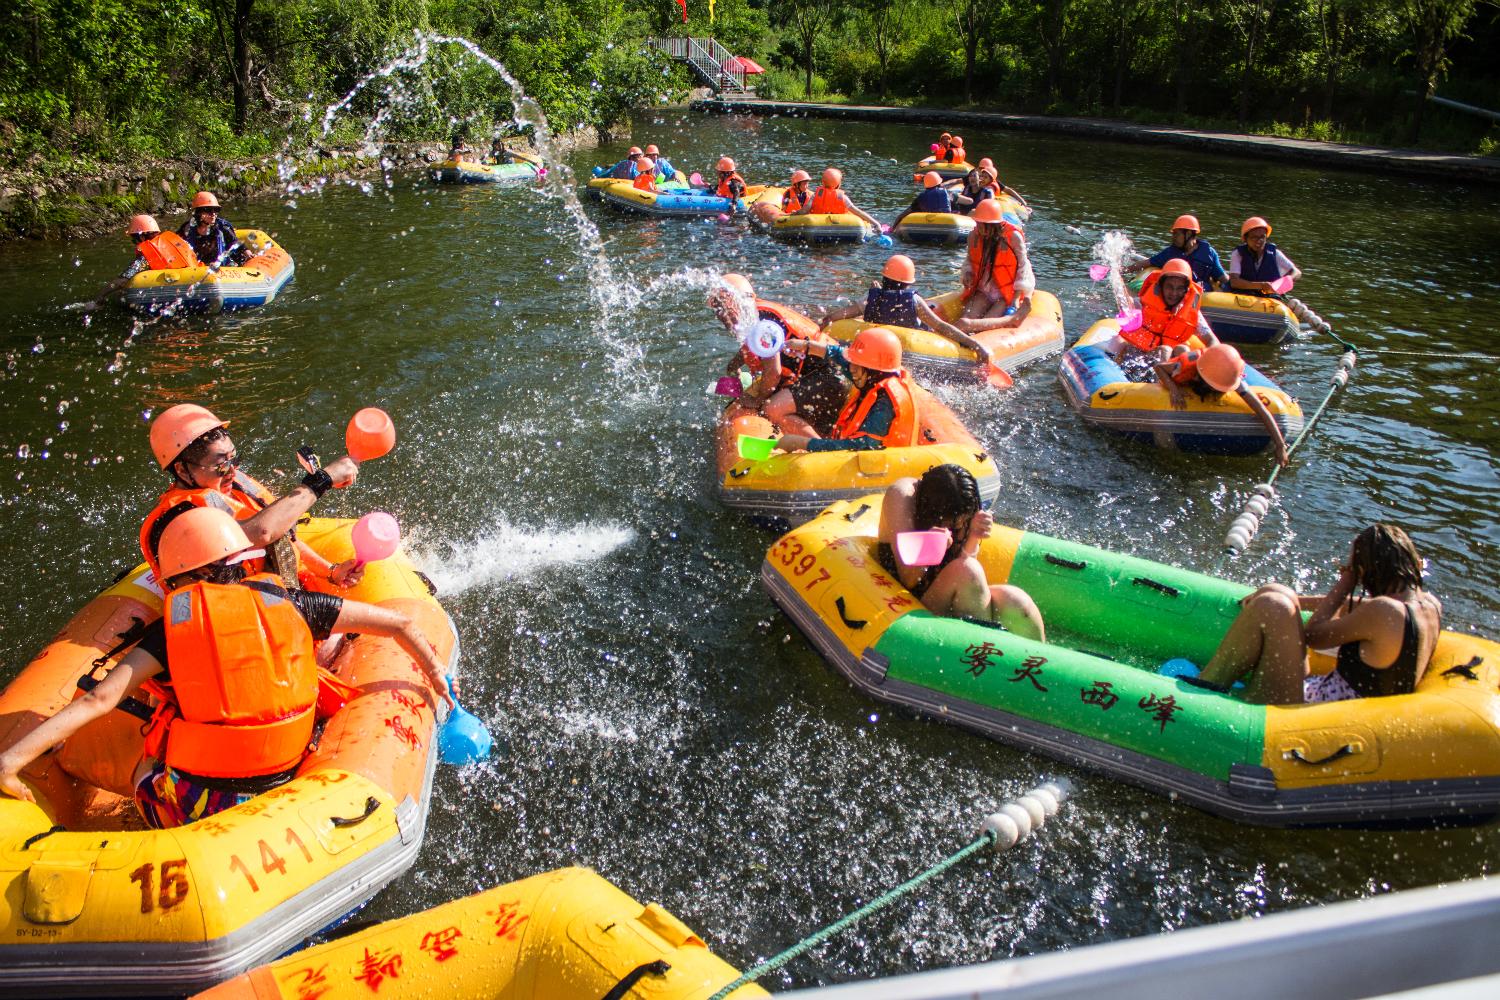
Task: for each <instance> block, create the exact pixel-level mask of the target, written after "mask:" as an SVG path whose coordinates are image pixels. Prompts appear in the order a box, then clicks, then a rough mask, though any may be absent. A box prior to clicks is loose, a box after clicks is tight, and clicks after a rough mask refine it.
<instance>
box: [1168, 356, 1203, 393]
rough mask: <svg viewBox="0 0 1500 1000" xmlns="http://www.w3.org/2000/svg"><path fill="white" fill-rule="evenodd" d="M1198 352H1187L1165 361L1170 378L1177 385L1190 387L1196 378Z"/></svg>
mask: <svg viewBox="0 0 1500 1000" xmlns="http://www.w3.org/2000/svg"><path fill="white" fill-rule="evenodd" d="M1198 354H1199V352H1198V351H1188V352H1187V353H1186V354H1179V355H1177V356H1176V357H1175V358H1169V359H1168V360H1167V367H1169V368H1171V369H1172V371H1171V378H1172V381H1173V382H1176V383H1177V384H1178V385H1192V384H1193V382H1194V381H1196V380H1197V378H1198Z"/></svg>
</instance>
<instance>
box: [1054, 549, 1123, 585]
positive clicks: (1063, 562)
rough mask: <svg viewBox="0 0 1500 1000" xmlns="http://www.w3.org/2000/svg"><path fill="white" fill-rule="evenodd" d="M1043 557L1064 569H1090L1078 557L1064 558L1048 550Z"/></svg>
mask: <svg viewBox="0 0 1500 1000" xmlns="http://www.w3.org/2000/svg"><path fill="white" fill-rule="evenodd" d="M1042 558H1043V559H1046V560H1047V561H1048V562H1049V563H1051V564H1052V565H1054V566H1061V567H1062V568H1063V569H1088V568H1089V564H1088V563H1086V562H1084V561H1083V560H1081V559H1078V560H1073V559H1064V558H1063V557H1062V556H1055V555H1053V554H1052V553H1050V552H1048V553H1047V554H1046V555H1044V556H1043V557H1042ZM1137 582H1139V581H1137Z"/></svg>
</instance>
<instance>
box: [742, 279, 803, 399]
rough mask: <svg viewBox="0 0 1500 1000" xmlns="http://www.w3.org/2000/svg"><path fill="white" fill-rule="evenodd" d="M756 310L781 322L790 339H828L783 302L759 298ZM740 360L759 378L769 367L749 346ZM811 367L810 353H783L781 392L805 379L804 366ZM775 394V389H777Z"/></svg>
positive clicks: (779, 386)
mask: <svg viewBox="0 0 1500 1000" xmlns="http://www.w3.org/2000/svg"><path fill="white" fill-rule="evenodd" d="M755 309H756V311H757V312H758V313H760V315H761V317H762V318H764V317H765V316H766V315H767V314H768V313H769V314H770V315H771V316H774V317H775V318H776V319H778V320H780V321H781V325H782V326H784V327H786V329H787V337H788V338H791V337H796V338H797V339H799V340H821V339H824V337H823V335H822V333H821V332H820V331H819V329H818V324H817V323H814V322H813V321H812V320H811V319H809V318H808V317H806V316H804V315H802V314H801V313H799V312H798V311H797V310H795V309H791V308H788V307H787V306H784V305H782V304H781V303H779V302H770V301H767V300H766V299H756V300H755ZM740 357H742V358H744V360H745V367H747V368H749V369H750V371H751V373H752V374H755V375H759V374H760V373H761V372H762V371H764V370H765V367H766V359H765V358H762V357H760V356H759V355H758V354H756V353H755V352H754V351H752V350H750V348H749V347H746V346H744V345H741V346H740ZM805 364H807V355H806V354H793V353H792V352H790V351H782V352H781V381H779V382H777V383H776V388H777V389H784V388H786V387H787V386H789V385H791V384H792V383H793V382H795V381H797V379H799V378H801V377H802V367H803V365H805ZM773 391H774V390H773Z"/></svg>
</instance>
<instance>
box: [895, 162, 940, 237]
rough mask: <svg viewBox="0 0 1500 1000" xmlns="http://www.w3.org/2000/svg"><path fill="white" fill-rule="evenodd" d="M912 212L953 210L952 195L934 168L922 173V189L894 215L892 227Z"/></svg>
mask: <svg viewBox="0 0 1500 1000" xmlns="http://www.w3.org/2000/svg"><path fill="white" fill-rule="evenodd" d="M913 212H932V213H936V214H951V213H952V212H953V197H952V195H951V194H950V193H949V191H948V189H947V188H946V187H944V186H943V178H942V176H941V175H940V174H939V173H938V172H937V171H936V170H929V171H927V173H925V174H923V175H922V190H921V191H918V192H917V196H916V197H915V198H913V199H912V200H911V204H910V205H907V206H906V211H904V212H902V213H901V214H900V215H898V216H896V221H895V222H893V223H891V228H892V229H894V228H896V227H897V226H899V225H901V220H902V219H904V218H906V217H907V216H908V215H911V214H912V213H913Z"/></svg>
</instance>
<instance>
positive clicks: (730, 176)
mask: <svg viewBox="0 0 1500 1000" xmlns="http://www.w3.org/2000/svg"><path fill="white" fill-rule="evenodd" d="M718 170H719V183H718V186H716V187H715V188H714V194H716V195H718V196H719V197H720V198H728V199H730V200H731V201H735V202H738V201H739V200H740V199H741V198H743V197H745V178H743V177H741V176H740V172H739V169H738V168H737V167H735V165H734V161H733V160H731V159H730V158H729V157H727V156H721V157H719V163H718Z"/></svg>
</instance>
